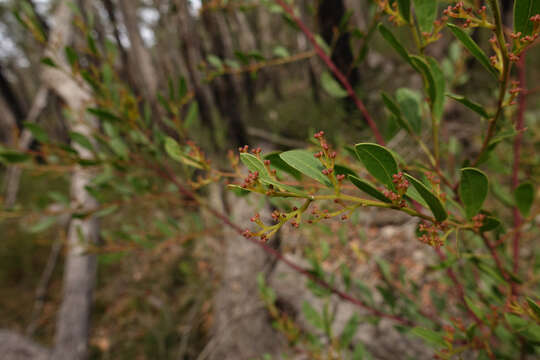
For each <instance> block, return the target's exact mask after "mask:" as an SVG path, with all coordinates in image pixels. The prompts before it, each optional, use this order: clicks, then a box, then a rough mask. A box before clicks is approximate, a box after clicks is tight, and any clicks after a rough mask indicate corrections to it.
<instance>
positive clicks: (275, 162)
mask: <svg viewBox="0 0 540 360" xmlns="http://www.w3.org/2000/svg"><path fill="white" fill-rule="evenodd" d="M264 159H265V160H270V165H271V166H272V167H274V168H276V169H278V170H281V171H284V172H286V173H288V174H290V175H292V177H294V178H295V179H296V180H300V178H301V177H302V173H300V171H298V170H296V169H295V168H293V167H291V166H289V164H287V163H286V162H285V161H283V159H282V158H280V157H279V152H273V153H270V154H267V155H265V156H264Z"/></svg>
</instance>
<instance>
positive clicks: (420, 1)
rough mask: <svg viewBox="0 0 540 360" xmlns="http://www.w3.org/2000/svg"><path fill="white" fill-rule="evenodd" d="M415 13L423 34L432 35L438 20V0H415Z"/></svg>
mask: <svg viewBox="0 0 540 360" xmlns="http://www.w3.org/2000/svg"><path fill="white" fill-rule="evenodd" d="M413 4H414V12H415V14H416V19H417V20H418V26H420V30H421V31H422V32H427V33H431V30H432V29H433V22H434V21H435V19H436V18H437V0H413Z"/></svg>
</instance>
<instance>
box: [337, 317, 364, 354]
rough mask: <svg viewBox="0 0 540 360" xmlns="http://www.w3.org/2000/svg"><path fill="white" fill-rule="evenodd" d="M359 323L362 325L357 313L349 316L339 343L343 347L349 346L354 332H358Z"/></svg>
mask: <svg viewBox="0 0 540 360" xmlns="http://www.w3.org/2000/svg"><path fill="white" fill-rule="evenodd" d="M358 325H360V317H359V316H358V314H356V313H355V314H353V315H352V316H351V317H350V318H349V320H348V321H347V323H346V324H345V327H344V328H343V331H342V332H341V335H340V336H339V343H340V345H341V347H342V348H344V349H345V348H347V347H348V346H349V344H350V343H351V340H352V339H353V337H354V334H356V331H357V330H358Z"/></svg>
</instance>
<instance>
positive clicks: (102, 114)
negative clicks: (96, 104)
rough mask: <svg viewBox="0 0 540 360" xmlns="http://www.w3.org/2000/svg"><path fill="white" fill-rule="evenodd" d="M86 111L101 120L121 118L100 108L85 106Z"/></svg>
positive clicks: (117, 119) (118, 119)
mask: <svg viewBox="0 0 540 360" xmlns="http://www.w3.org/2000/svg"><path fill="white" fill-rule="evenodd" d="M86 111H88V112H89V113H90V114H92V115H94V116H95V117H97V118H99V119H101V120H108V121H120V120H121V119H120V118H119V117H118V116H116V115H114V114H113V113H111V112H110V111H108V110H105V109H100V108H87V109H86Z"/></svg>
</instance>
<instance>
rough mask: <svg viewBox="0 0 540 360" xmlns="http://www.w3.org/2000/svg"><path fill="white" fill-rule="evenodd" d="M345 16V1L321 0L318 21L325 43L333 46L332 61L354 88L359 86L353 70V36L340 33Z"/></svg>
mask: <svg viewBox="0 0 540 360" xmlns="http://www.w3.org/2000/svg"><path fill="white" fill-rule="evenodd" d="M344 15H345V5H344V3H343V0H320V1H319V6H318V8H317V20H318V22H319V29H320V33H321V36H322V38H323V39H324V41H325V42H326V43H327V44H329V45H331V46H332V56H331V59H332V61H333V62H334V63H335V64H336V66H337V68H338V69H339V70H341V72H342V73H343V74H345V75H346V76H347V78H348V80H349V82H350V83H351V85H352V86H353V87H354V86H356V85H357V84H358V81H359V77H358V72H357V71H355V70H354V69H353V68H352V64H353V61H354V55H353V53H352V50H351V45H350V39H351V34H350V33H349V32H347V31H339V29H338V28H339V25H340V23H341V20H342V19H343V16H344Z"/></svg>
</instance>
